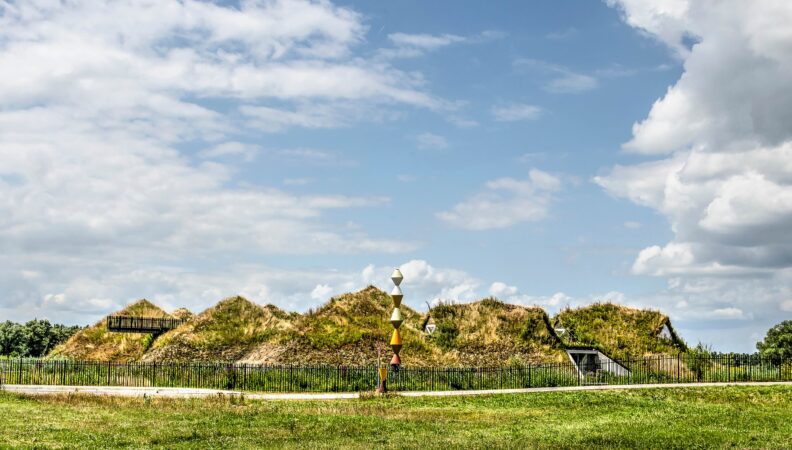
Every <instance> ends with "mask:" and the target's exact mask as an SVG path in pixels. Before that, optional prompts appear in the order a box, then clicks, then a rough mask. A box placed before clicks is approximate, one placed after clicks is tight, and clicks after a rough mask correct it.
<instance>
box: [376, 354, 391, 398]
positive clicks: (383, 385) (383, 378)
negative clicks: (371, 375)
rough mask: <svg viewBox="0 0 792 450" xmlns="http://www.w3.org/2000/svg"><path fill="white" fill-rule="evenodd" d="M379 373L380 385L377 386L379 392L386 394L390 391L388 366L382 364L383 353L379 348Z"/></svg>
mask: <svg viewBox="0 0 792 450" xmlns="http://www.w3.org/2000/svg"><path fill="white" fill-rule="evenodd" d="M377 373H378V374H379V380H380V382H379V386H377V393H379V394H384V393H386V392H388V385H387V381H388V368H387V367H383V366H382V355H381V353H380V350H379V349H378V350H377Z"/></svg>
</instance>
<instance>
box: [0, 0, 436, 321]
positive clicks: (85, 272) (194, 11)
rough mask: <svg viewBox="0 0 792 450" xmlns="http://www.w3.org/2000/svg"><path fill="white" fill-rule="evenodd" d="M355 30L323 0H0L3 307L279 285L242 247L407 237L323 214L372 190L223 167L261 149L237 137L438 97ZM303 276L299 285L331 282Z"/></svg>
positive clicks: (283, 250) (79, 310) (375, 249)
mask: <svg viewBox="0 0 792 450" xmlns="http://www.w3.org/2000/svg"><path fill="white" fill-rule="evenodd" d="M365 32H366V27H365V25H364V24H363V18H362V17H361V16H360V15H359V14H357V13H355V12H354V11H352V10H350V9H348V8H342V7H336V6H334V5H333V4H331V3H330V2H325V1H322V2H309V1H300V0H283V1H270V2H264V3H260V2H242V3H241V4H240V5H238V6H235V7H228V6H222V5H216V4H212V3H207V2H193V1H186V2H182V1H172V0H163V1H158V2H155V3H151V4H144V3H141V2H107V3H97V2H67V3H58V2H56V3H52V2H48V1H33V0H31V1H26V2H19V3H14V4H8V3H3V4H2V5H0V42H2V46H0V174H2V176H0V248H2V252H0V253H1V254H2V255H1V256H0V285H1V286H3V288H4V296H3V298H2V299H0V307H3V309H4V311H6V310H8V309H9V308H12V306H11V305H14V306H13V308H14V310H15V311H16V308H23V309H24V308H28V310H27V311H28V312H30V311H38V312H41V311H42V310H41V309H40V308H41V305H42V304H44V303H46V304H47V305H49V306H53V307H54V306H58V307H59V308H60V309H61V310H63V311H71V312H70V313H69V314H72V317H77V316H79V315H80V314H83V313H87V312H89V311H91V312H95V311H99V310H101V311H103V312H106V311H107V310H108V309H110V308H113V307H116V306H118V305H120V304H123V303H124V302H126V301H128V300H130V299H133V298H137V297H140V296H143V295H146V296H149V297H152V298H155V299H157V298H159V299H162V300H163V301H165V302H167V303H169V304H170V303H174V304H178V303H181V302H185V303H188V306H189V304H190V303H191V302H193V300H189V299H190V296H191V295H195V296H196V297H195V298H196V299H200V302H202V303H203V304H205V301H206V299H208V298H211V301H212V302H214V301H216V300H217V299H218V298H220V297H221V296H222V295H225V294H233V293H237V292H239V289H243V290H244V291H245V292H248V293H250V294H251V295H256V296H263V295H265V294H266V295H270V294H272V295H277V294H278V292H279V291H278V289H276V288H274V287H272V286H270V285H269V284H267V283H262V282H260V281H257V277H261V278H267V277H268V275H267V274H263V275H262V274H261V273H259V272H258V270H260V269H262V268H261V267H255V268H254V269H251V268H246V267H242V266H244V264H245V261H248V260H258V259H260V256H261V255H263V254H266V255H275V254H288V255H301V254H327V253H334V254H338V253H350V252H352V253H355V252H366V253H380V252H384V253H392V252H403V251H409V250H410V249H414V248H415V244H414V243H412V242H405V241H402V240H398V239H378V238H375V237H371V236H369V235H368V234H367V233H366V232H365V231H364V230H362V229H360V228H359V227H355V226H348V225H346V224H338V225H336V224H334V223H333V221H331V220H329V219H328V218H327V217H326V216H327V212H328V211H331V210H339V209H349V208H367V207H377V206H379V205H383V204H385V203H387V201H388V199H387V198H382V197H367V196H344V195H332V194H321V195H312V194H305V195H295V194H292V193H289V192H287V191H283V190H280V189H274V188H271V187H269V186H268V184H270V180H266V179H265V180H260V183H257V184H251V183H240V182H239V181H238V180H237V179H236V178H235V170H236V165H235V164H234V161H233V160H234V159H235V158H242V159H243V160H250V159H252V158H254V157H255V156H256V154H257V153H259V149H258V146H257V145H250V144H245V143H242V142H239V141H238V140H237V139H239V137H238V136H245V138H246V140H247V139H248V138H249V137H250V136H251V134H253V135H255V134H256V132H257V130H265V131H277V130H281V129H284V128H286V127H290V126H303V127H330V126H343V125H345V124H348V123H350V122H351V121H355V120H389V118H391V117H392V116H391V114H398V112H392V111H388V112H383V113H382V114H381V115H379V116H377V115H376V114H369V113H368V112H367V111H370V110H372V109H375V108H374V105H377V106H379V107H378V108H376V109H377V110H389V109H390V107H391V106H393V107H396V106H398V105H407V106H411V107H424V108H430V109H436V108H441V107H442V102H441V101H440V100H438V99H436V98H434V97H432V96H431V95H429V94H427V93H426V92H425V91H424V90H423V84H424V81H423V79H422V77H421V76H420V74H419V73H415V72H409V73H407V72H402V71H400V70H398V69H396V68H394V67H393V66H391V65H389V64H385V63H383V62H381V61H369V60H366V59H364V58H360V57H356V56H354V54H353V52H354V50H355V47H356V45H358V44H359V43H361V42H362V40H363V38H364V35H365ZM284 111H285V112H286V113H287V114H282V112H284ZM289 112H291V114H288V113H289ZM267 121H269V123H265V122H267ZM185 148H190V149H192V150H194V151H195V150H198V151H195V152H194V153H190V152H187V151H184V149H185ZM195 156H197V158H196V157H195ZM292 156H293V157H297V156H300V157H301V158H302V160H303V161H304V160H305V159H306V158H309V159H310V157H312V156H313V157H320V159H321V157H322V155H320V154H318V153H312V154H310V155H309V154H307V153H305V152H303V153H302V154H300V155H292ZM237 163H238V161H237ZM257 181H259V180H257ZM353 225H354V224H353ZM231 255H233V256H231ZM210 266H211V267H213V268H214V269H215V272H211V271H209V270H208V269H207V267H210ZM141 267H148V269H146V270H142V269H141ZM266 270H268V271H270V273H276V274H277V273H278V270H277V269H272V268H266ZM20 273H29V274H32V273H37V274H40V276H39V277H38V278H35V279H34V278H30V277H27V278H26V277H23V276H20V275H19V274H20ZM211 273H216V275H211ZM269 276H275V275H269ZM226 277H227V279H226ZM284 277H286V276H285V275H284ZM311 282H312V284H311V286H310V287H305V288H302V287H301V288H300V290H299V292H301V293H302V294H304V295H306V296H308V295H309V294H310V292H311V290H312V289H313V288H314V287H315V286H316V283H320V284H327V285H333V284H331V283H330V282H328V281H324V280H323V279H322V277H321V276H317V277H316V278H314V279H312V281H311ZM189 283H193V284H194V285H195V287H191V286H190V285H189ZM213 283H215V284H216V287H214V288H213V287H212V284H213ZM234 283H238V284H236V285H235V284H234ZM273 285H277V283H274V282H273ZM233 286H236V287H233ZM301 286H302V285H301ZM290 292H294V291H290ZM267 293H269V294H267ZM273 293H274V294H273ZM289 295H291V294H284V296H285V297H288V296H289ZM194 301H195V302H198V301H199V300H194ZM34 302H38V303H34ZM37 308H38V309H37Z"/></svg>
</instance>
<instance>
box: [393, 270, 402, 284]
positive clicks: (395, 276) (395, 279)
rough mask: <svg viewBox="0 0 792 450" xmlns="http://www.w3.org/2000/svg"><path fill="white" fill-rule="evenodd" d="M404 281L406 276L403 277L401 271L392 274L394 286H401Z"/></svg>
mask: <svg viewBox="0 0 792 450" xmlns="http://www.w3.org/2000/svg"><path fill="white" fill-rule="evenodd" d="M403 279H404V275H402V273H401V270H399V269H395V270H394V271H393V273H392V274H391V280H393V284H395V285H396V286H398V285H400V284H401V282H402V280H403Z"/></svg>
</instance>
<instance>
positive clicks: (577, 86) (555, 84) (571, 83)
mask: <svg viewBox="0 0 792 450" xmlns="http://www.w3.org/2000/svg"><path fill="white" fill-rule="evenodd" d="M513 65H514V66H515V67H516V68H518V69H521V70H526V69H527V70H531V71H534V72H539V73H540V74H544V75H545V76H547V77H549V78H550V79H549V80H548V81H547V82H546V83H545V85H544V89H545V90H546V91H547V92H551V93H554V94H575V93H579V92H585V91H589V90H592V89H595V88H597V87H598V86H599V81H598V80H597V78H596V77H594V76H592V75H587V74H584V73H579V72H576V71H574V70H572V69H570V68H568V67H565V66H561V65H558V64H552V63H549V62H545V61H540V60H537V59H530V58H518V59H516V60H514V63H513Z"/></svg>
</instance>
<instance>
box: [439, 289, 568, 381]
mask: <svg viewBox="0 0 792 450" xmlns="http://www.w3.org/2000/svg"><path fill="white" fill-rule="evenodd" d="M430 315H431V317H432V319H433V320H434V322H435V325H436V326H437V329H436V331H435V332H434V334H432V336H431V337H430V340H431V342H432V343H433V344H435V345H437V346H438V347H440V348H441V349H442V350H443V351H445V352H447V356H446V358H445V359H446V360H450V361H449V362H451V363H454V364H458V365H473V366H491V365H501V364H508V363H511V362H514V363H529V362H530V363H538V362H554V361H563V360H564V352H563V345H562V343H561V341H560V340H559V339H558V337H557V336H556V335H555V333H554V331H553V328H552V327H551V326H550V322H549V318H548V316H547V313H545V311H544V310H543V309H541V308H538V307H524V306H518V305H511V304H508V303H503V302H501V301H499V300H497V299H494V298H488V299H484V300H480V301H478V302H474V303H466V304H440V305H438V306H435V307H434V308H432V310H431V313H430Z"/></svg>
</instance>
